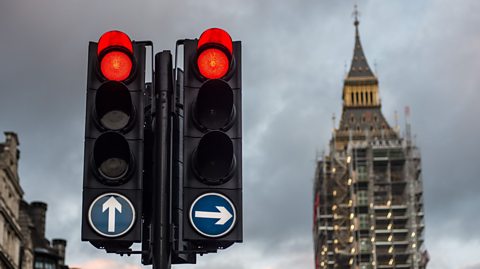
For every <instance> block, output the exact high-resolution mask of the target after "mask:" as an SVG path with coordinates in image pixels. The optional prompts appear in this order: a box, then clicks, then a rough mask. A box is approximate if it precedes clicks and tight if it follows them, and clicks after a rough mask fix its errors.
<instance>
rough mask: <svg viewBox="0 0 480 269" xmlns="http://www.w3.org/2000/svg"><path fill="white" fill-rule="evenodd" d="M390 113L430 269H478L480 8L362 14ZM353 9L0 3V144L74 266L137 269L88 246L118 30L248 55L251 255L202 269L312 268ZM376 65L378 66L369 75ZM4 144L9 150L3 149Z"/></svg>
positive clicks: (256, 3) (438, 2) (444, 1)
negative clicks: (217, 43) (318, 199)
mask: <svg viewBox="0 0 480 269" xmlns="http://www.w3.org/2000/svg"><path fill="white" fill-rule="evenodd" d="M357 3H358V5H359V10H360V13H361V16H360V36H361V40H362V45H363V48H364V51H365V54H366V57H367V59H368V61H369V63H370V66H371V67H372V68H373V67H374V66H376V68H375V70H376V74H377V75H378V78H379V82H380V95H381V99H382V110H383V113H384V114H385V116H386V118H387V119H388V120H389V122H390V124H392V125H394V123H395V122H394V111H398V112H399V114H400V120H399V123H400V125H401V127H402V128H403V125H404V117H403V110H404V107H405V106H407V105H408V106H410V108H411V119H410V121H411V122H412V128H413V132H414V133H415V134H416V137H417V138H416V141H417V143H418V146H419V147H420V149H421V152H422V160H423V179H424V195H425V213H426V217H425V219H426V241H425V242H426V248H427V249H428V251H429V252H430V256H431V262H430V266H429V267H430V268H435V269H452V268H453V269H478V268H480V257H479V255H478V253H479V249H480V229H479V227H480V215H479V212H480V195H478V192H479V191H480V180H479V176H478V174H479V169H478V167H479V164H480V162H479V160H478V152H480V143H479V141H478V137H480V124H479V119H478V115H480V106H478V104H479V101H478V100H479V99H480V94H479V90H480V86H479V85H480V75H479V74H480V73H479V72H480V28H479V25H480V16H479V13H480V1H475V0H471V1H450V0H435V1H433V0H430V1H405V0H392V1H380V0H371V1H357ZM353 5H354V1H338V0H330V1H325V0H324V1H318V0H299V1H287V0H238V1H225V0H223V1H220V0H202V1H199V0H185V1H166V0H164V1H159V0H151V1H118V0H102V1H85V0H15V1H10V0H3V1H0V94H1V95H0V131H15V132H17V133H18V135H19V139H20V143H21V144H20V150H21V159H20V180H21V185H22V187H23V189H24V191H25V199H26V200H27V201H34V200H41V201H45V202H47V203H48V212H47V237H48V238H58V237H60V238H65V239H67V240H68V246H67V263H68V264H69V265H76V266H81V267H82V268H85V269H93V268H95V269H107V268H119V269H127V268H128V269H130V268H137V267H135V266H138V265H139V264H140V262H139V259H138V258H125V257H117V256H116V255H113V254H108V255H107V254H105V253H104V252H103V251H99V250H96V249H95V248H94V247H92V246H91V245H90V244H88V243H85V242H81V241H80V219H81V213H80V211H81V191H82V180H83V175H82V173H83V137H84V121H85V94H86V64H87V48H88V41H96V40H98V38H99V36H100V35H101V34H102V33H103V32H105V31H108V30H112V29H119V30H122V31H125V32H126V33H128V34H129V35H130V37H131V38H132V39H135V40H152V41H153V42H154V46H155V51H156V52H158V51H161V50H174V45H175V41H176V40H177V39H183V38H195V37H198V36H199V35H200V34H201V33H202V31H203V30H205V29H207V28H210V27H221V28H224V29H225V30H227V31H228V32H229V33H230V34H231V36H232V38H233V39H234V40H241V41H242V44H243V49H242V51H243V55H242V56H243V70H242V71H243V89H242V90H243V128H244V130H243V132H244V138H243V147H244V156H243V160H244V163H243V171H244V172H243V180H244V243H243V244H236V245H234V246H233V247H231V248H229V249H227V250H224V251H219V253H218V254H209V255H206V256H203V257H199V259H198V264H197V265H184V266H176V268H181V269H184V268H198V269H206V268H209V269H220V268H227V267H228V268H231V269H247V268H248V269H251V268H259V269H291V268H300V269H309V268H313V243H312V236H311V230H312V214H311V213H312V185H313V174H314V168H315V158H316V154H317V152H321V151H322V150H325V149H326V146H327V144H328V141H329V139H330V137H331V130H332V127H333V126H332V124H333V123H332V114H335V115H337V117H336V118H337V122H336V124H337V125H338V119H339V116H340V114H341V106H342V102H341V92H342V85H343V78H344V75H345V70H346V68H348V65H349V63H350V61H351V57H352V53H353V45H354V32H355V30H354V26H353V18H352V16H351V14H352V11H353ZM375 63H376V64H375ZM3 139H4V138H0V140H1V141H3Z"/></svg>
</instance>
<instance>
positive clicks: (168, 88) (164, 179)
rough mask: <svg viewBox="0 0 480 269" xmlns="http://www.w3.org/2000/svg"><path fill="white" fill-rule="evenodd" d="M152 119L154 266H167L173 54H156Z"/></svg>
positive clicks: (168, 265)
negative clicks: (153, 116)
mask: <svg viewBox="0 0 480 269" xmlns="http://www.w3.org/2000/svg"><path fill="white" fill-rule="evenodd" d="M154 78H155V80H154V98H155V119H154V158H153V160H154V174H153V179H154V180H153V188H154V191H153V193H154V195H153V196H154V197H153V202H154V204H153V208H154V213H153V226H154V228H153V244H152V251H153V269H170V268H171V258H170V253H171V249H170V246H171V244H170V200H171V199H170V186H171V180H170V179H171V176H170V175H171V158H170V156H171V150H170V149H171V143H170V141H171V137H172V136H171V113H170V111H171V110H170V109H171V105H172V104H171V98H172V95H173V72H172V55H171V53H170V51H163V52H160V53H157V54H156V55H155V77H154Z"/></svg>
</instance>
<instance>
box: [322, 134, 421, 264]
mask: <svg viewBox="0 0 480 269" xmlns="http://www.w3.org/2000/svg"><path fill="white" fill-rule="evenodd" d="M366 132H368V131H366ZM336 135H338V133H337V134H335V135H333V138H332V141H331V149H330V153H329V154H328V155H325V156H323V158H322V159H321V160H318V165H317V169H316V173H315V186H314V195H315V214H314V243H315V257H316V260H315V264H316V268H355V269H374V268H412V269H423V268H425V267H426V261H428V259H425V257H424V256H425V255H427V254H426V252H425V250H424V247H423V234H424V220H423V217H424V213H423V195H422V193H423V189H422V177H421V159H420V153H419V150H418V148H417V147H416V146H415V145H414V144H413V143H412V141H411V139H410V137H409V136H407V137H406V138H405V139H402V138H398V137H396V136H389V137H387V138H385V135H384V134H383V139H382V136H375V135H369V134H368V133H367V134H364V137H365V139H363V140H354V139H352V137H353V135H352V132H350V133H349V134H348V142H347V143H346V147H343V149H342V147H337V146H336V138H337V137H336ZM339 148H340V150H339Z"/></svg>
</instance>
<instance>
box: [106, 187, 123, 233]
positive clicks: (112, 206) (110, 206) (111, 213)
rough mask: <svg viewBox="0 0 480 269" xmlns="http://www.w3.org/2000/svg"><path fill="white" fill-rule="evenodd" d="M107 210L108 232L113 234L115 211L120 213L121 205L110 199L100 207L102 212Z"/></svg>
mask: <svg viewBox="0 0 480 269" xmlns="http://www.w3.org/2000/svg"><path fill="white" fill-rule="evenodd" d="M106 210H108V232H111V233H113V232H115V210H118V212H119V213H122V205H121V204H120V203H119V202H118V201H117V199H115V197H113V196H112V197H110V198H109V199H108V200H107V201H105V203H103V206H102V212H105V211H106Z"/></svg>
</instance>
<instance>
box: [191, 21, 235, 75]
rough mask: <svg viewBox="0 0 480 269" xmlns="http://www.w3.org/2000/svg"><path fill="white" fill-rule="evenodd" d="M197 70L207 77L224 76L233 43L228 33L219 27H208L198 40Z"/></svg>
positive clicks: (226, 71)
mask: <svg viewBox="0 0 480 269" xmlns="http://www.w3.org/2000/svg"><path fill="white" fill-rule="evenodd" d="M197 51H198V52H199V54H198V57H197V66H198V71H199V72H200V74H201V75H202V76H204V77H205V78H208V79H218V78H222V77H224V76H225V75H226V74H227V73H228V70H229V69H230V61H231V59H232V51H233V44H232V38H231V37H230V35H229V34H228V33H227V32H225V31H224V30H222V29H220V28H210V29H208V30H206V31H205V32H203V33H202V35H201V36H200V39H199V40H198V45H197Z"/></svg>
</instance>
